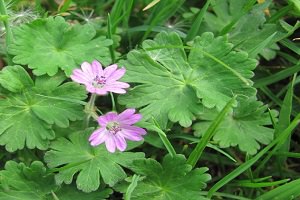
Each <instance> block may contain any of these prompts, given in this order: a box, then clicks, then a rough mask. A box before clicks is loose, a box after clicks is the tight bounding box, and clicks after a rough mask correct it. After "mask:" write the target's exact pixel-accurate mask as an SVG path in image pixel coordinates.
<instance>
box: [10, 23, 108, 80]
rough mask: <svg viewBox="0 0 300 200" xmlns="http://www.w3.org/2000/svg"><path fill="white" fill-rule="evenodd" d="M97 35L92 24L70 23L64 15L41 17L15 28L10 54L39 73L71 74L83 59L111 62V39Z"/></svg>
mask: <svg viewBox="0 0 300 200" xmlns="http://www.w3.org/2000/svg"><path fill="white" fill-rule="evenodd" d="M95 35H96V31H95V29H94V28H93V27H92V26H91V25H89V24H86V25H80V24H77V25H73V26H70V25H69V24H68V23H67V22H65V20H64V19H63V18H62V17H55V18H53V17H49V18H46V19H38V20H35V21H33V22H31V23H30V24H25V25H22V26H20V27H17V28H15V30H14V38H15V41H14V43H13V44H11V45H10V46H9V53H10V54H12V55H15V57H14V58H13V61H14V62H15V63H18V64H22V65H28V66H29V68H31V69H33V72H34V74H36V75H43V74H48V75H50V76H53V75H54V74H56V73H57V72H58V69H59V68H61V69H62V70H64V71H65V73H66V74H67V75H70V74H71V72H72V70H73V69H74V68H76V67H78V66H79V65H80V64H81V63H82V62H83V61H89V62H91V61H92V60H95V59H97V60H99V61H101V62H102V63H104V64H109V62H110V55H109V51H108V48H107V46H109V45H111V44H112V41H111V40H107V39H105V37H104V36H101V37H98V38H95Z"/></svg>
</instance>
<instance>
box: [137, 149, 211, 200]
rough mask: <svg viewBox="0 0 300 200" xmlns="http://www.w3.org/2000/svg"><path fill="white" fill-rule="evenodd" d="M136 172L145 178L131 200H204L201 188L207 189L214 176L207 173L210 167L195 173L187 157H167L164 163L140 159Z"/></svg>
mask: <svg viewBox="0 0 300 200" xmlns="http://www.w3.org/2000/svg"><path fill="white" fill-rule="evenodd" d="M131 168H132V170H133V171H134V172H135V173H136V174H139V175H141V176H145V177H144V178H143V179H141V180H140V181H138V182H137V186H136V187H135V189H134V190H133V192H132V194H131V200H160V199H176V200H186V199H189V200H202V199H203V200H204V199H206V198H205V197H203V196H201V193H200V191H201V189H203V188H205V187H206V182H207V181H209V180H210V178H211V177H210V175H209V174H206V173H205V172H206V171H207V170H208V169H207V168H197V169H194V170H192V166H191V165H188V164H186V159H185V158H184V156H183V155H176V156H175V157H173V158H172V157H171V156H170V155H167V156H165V157H164V159H163V162H162V164H160V163H158V162H157V161H155V160H153V159H147V160H142V159H140V160H136V161H134V162H133V166H132V167H131Z"/></svg>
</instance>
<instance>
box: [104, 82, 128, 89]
mask: <svg viewBox="0 0 300 200" xmlns="http://www.w3.org/2000/svg"><path fill="white" fill-rule="evenodd" d="M106 87H107V88H129V87H130V85H129V84H128V83H124V82H120V81H115V82H112V83H108V82H107V83H106Z"/></svg>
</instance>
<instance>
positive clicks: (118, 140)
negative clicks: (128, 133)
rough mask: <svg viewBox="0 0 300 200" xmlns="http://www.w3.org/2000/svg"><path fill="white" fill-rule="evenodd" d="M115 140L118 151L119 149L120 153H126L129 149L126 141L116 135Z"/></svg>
mask: <svg viewBox="0 0 300 200" xmlns="http://www.w3.org/2000/svg"><path fill="white" fill-rule="evenodd" d="M114 140H115V143H116V146H117V149H119V150H120V151H125V149H126V147H127V143H126V141H125V139H124V138H123V137H122V136H120V135H118V134H116V135H115V137H114Z"/></svg>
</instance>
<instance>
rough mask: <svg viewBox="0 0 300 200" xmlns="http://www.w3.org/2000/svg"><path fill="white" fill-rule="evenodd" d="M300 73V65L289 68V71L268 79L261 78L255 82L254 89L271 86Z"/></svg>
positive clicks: (286, 70)
mask: <svg viewBox="0 0 300 200" xmlns="http://www.w3.org/2000/svg"><path fill="white" fill-rule="evenodd" d="M299 71H300V64H297V65H295V66H293V67H289V68H287V69H284V70H282V71H280V72H278V73H276V74H272V75H270V76H268V77H265V78H261V79H258V80H256V81H255V83H254V87H256V88H260V87H262V86H265V85H270V84H272V83H276V82H278V81H280V80H283V79H285V78H287V77H289V76H292V75H293V74H295V73H297V72H299Z"/></svg>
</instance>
